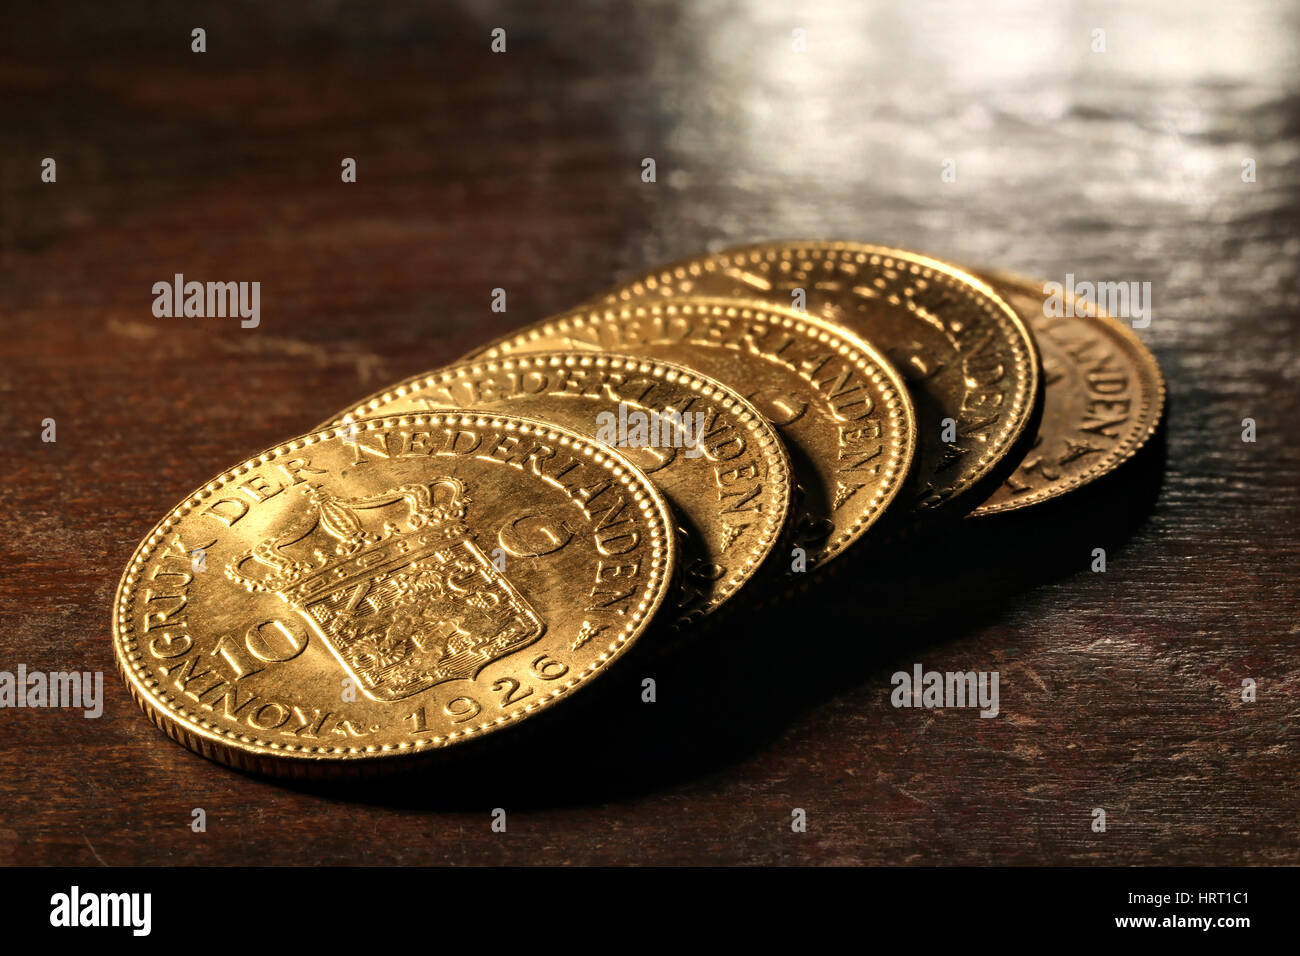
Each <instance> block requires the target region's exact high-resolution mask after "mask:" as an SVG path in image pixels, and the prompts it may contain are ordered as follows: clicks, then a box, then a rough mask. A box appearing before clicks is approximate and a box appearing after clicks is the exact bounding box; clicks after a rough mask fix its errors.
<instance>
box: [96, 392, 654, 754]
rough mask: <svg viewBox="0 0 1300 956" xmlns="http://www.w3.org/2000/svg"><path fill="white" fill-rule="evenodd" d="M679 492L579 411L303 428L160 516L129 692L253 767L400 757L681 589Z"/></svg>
mask: <svg viewBox="0 0 1300 956" xmlns="http://www.w3.org/2000/svg"><path fill="white" fill-rule="evenodd" d="M670 522H671V517H670V511H669V509H668V505H667V502H665V500H664V498H663V496H662V495H661V494H660V493H659V492H658V491H657V490H656V489H655V488H654V486H653V485H651V483H650V481H649V479H647V478H646V477H645V476H644V475H642V474H641V473H640V472H639V471H638V470H637V469H636V468H635V467H633V466H632V465H631V464H630V463H628V462H627V460H626V459H624V458H623V457H622V456H621V455H619V454H617V452H614V451H612V450H611V449H608V448H605V447H604V446H600V445H597V444H595V443H593V442H592V441H590V440H589V439H587V438H583V437H582V436H581V435H578V434H576V433H574V432H571V431H568V430H567V429H563V428H559V427H555V426H551V425H546V424H542V423H538V422H532V421H529V420H527V419H523V418H517V417H514V416H505V415H490V414H483V413H474V412H463V411H447V412H439V413H429V414H421V415H408V416H400V417H389V418H383V419H369V420H366V421H363V422H358V423H356V427H355V429H354V430H349V432H347V433H344V432H343V431H342V430H340V429H329V430H326V431H321V432H317V433H315V434H312V435H306V436H303V437H301V438H295V439H293V440H292V441H289V442H287V443H285V444H283V445H280V446H278V447H276V448H271V449H269V450H267V451H266V452H264V453H263V454H261V455H259V456H257V457H255V458H252V459H249V460H248V461H246V462H244V463H243V464H241V465H239V466H237V467H235V468H232V469H231V470H230V471H227V472H225V473H224V474H221V475H218V476H217V477H215V478H213V479H212V480H211V481H210V482H208V483H207V484H205V485H204V486H203V487H201V488H199V489H198V490H196V491H195V492H194V494H193V495H191V496H190V497H189V498H187V499H185V500H184V501H182V502H181V503H180V504H179V505H178V506H177V507H176V508H175V509H174V510H173V511H172V512H171V514H169V515H168V516H167V517H166V518H165V519H163V521H162V522H161V523H159V524H158V525H157V527H155V528H154V530H153V531H151V532H150V533H149V536H148V537H147V538H146V539H145V540H144V542H143V543H142V544H141V545H140V547H139V548H138V549H137V550H136V552H135V555H134V556H133V557H132V558H131V562H130V564H129V565H128V566H127V569H126V573H125V574H124V575H123V577H122V581H121V583H120V584H119V586H118V592H117V600H116V602H115V605H114V614H113V633H114V638H115V639H114V651H115V654H116V657H117V661H118V666H119V668H120V669H121V671H122V674H123V676H124V677H125V679H126V681H127V684H128V685H129V687H130V689H131V692H132V694H133V695H134V696H135V698H136V701H137V702H138V703H139V704H140V706H141V707H143V708H144V710H145V711H146V713H148V714H149V715H150V717H152V718H153V720H154V722H155V723H156V724H158V726H159V727H161V728H162V729H163V730H164V731H165V732H166V733H167V734H168V735H170V736H171V737H172V738H174V739H175V740H177V741H179V742H181V743H183V744H185V746H187V747H189V748H190V749H192V750H195V751H197V752H199V753H201V754H203V755H204V756H206V757H210V758H212V759H214V760H218V761H221V762H223V763H227V764H231V765H233V766H236V767H239V768H241V769H247V770H254V771H258V772H263V773H284V774H294V775H301V774H311V773H322V772H326V771H329V770H339V769H343V768H347V769H350V770H353V771H357V770H362V769H365V768H369V769H376V768H378V767H381V766H391V765H392V762H393V760H394V758H400V757H401V756H402V755H407V754H416V753H420V752H428V751H434V750H437V749H439V748H444V747H448V746H451V745H456V744H460V743H462V742H463V741H466V740H472V739H476V738H478V737H481V736H483V735H484V734H488V733H491V732H493V731H495V730H498V729H500V728H502V727H508V726H510V725H512V724H515V723H517V722H518V721H520V720H522V719H525V718H527V717H528V716H530V715H532V714H535V713H537V712H538V711H539V710H541V709H543V708H546V707H549V706H550V705H552V704H554V703H555V702H557V701H560V700H565V699H567V698H568V697H569V696H570V695H571V694H572V693H573V691H574V690H576V689H577V688H578V687H580V686H581V685H583V684H584V683H586V682H587V681H589V680H590V679H591V678H593V677H594V676H596V675H598V674H600V673H601V672H603V671H604V670H605V668H607V667H608V666H609V664H610V662H612V661H613V660H615V659H616V658H618V657H619V656H621V655H622V654H623V653H624V652H625V651H626V649H627V648H628V647H629V646H631V645H632V644H633V642H635V641H636V639H637V638H638V637H639V636H640V635H641V634H642V633H643V632H644V630H645V628H646V625H647V624H648V623H649V622H650V620H651V618H652V617H653V616H654V614H655V612H656V610H657V609H658V608H659V606H660V604H661V603H662V602H663V601H664V599H665V595H666V594H667V592H668V587H669V582H670V580H671V578H672V576H673V572H674V562H675V554H676V551H675V545H674V542H673V537H672V528H671V526H670Z"/></svg>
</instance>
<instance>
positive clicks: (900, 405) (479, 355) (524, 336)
mask: <svg viewBox="0 0 1300 956" xmlns="http://www.w3.org/2000/svg"><path fill="white" fill-rule="evenodd" d="M672 309H681V310H689V309H705V310H707V313H708V314H709V315H711V316H714V317H721V318H753V319H755V320H757V321H762V322H767V323H769V324H773V325H777V326H779V327H780V328H784V329H789V330H791V331H794V332H796V333H797V334H800V335H809V334H810V333H811V337H812V338H813V339H814V340H815V341H817V342H821V343H823V344H826V345H829V346H830V347H831V348H832V349H834V350H835V351H836V352H837V353H838V354H840V355H841V356H843V357H844V358H846V359H848V360H849V361H850V362H852V363H853V364H854V365H855V366H856V367H857V369H858V371H859V372H860V373H861V374H863V375H865V376H867V377H868V378H870V379H871V381H872V382H873V383H874V384H875V385H876V386H877V387H878V388H880V390H881V391H885V392H886V393H887V401H886V408H887V409H888V413H889V420H890V428H891V437H892V438H893V439H894V441H893V442H891V443H890V448H891V451H890V456H889V461H888V463H887V465H886V471H887V474H888V476H889V480H888V481H886V482H885V483H884V484H882V486H881V488H880V489H879V490H878V491H877V492H876V495H875V497H874V498H873V499H872V500H871V501H870V502H869V503H868V505H867V507H866V508H865V509H864V510H862V511H861V513H860V514H859V516H858V519H857V520H856V521H855V522H854V523H853V524H852V525H851V526H850V527H849V528H847V529H845V530H844V531H842V532H841V533H840V534H839V535H838V536H837V537H836V538H834V539H833V540H832V541H830V542H828V543H827V544H826V545H824V546H823V547H821V548H819V549H818V551H817V555H816V557H815V559H814V561H812V562H810V563H811V564H815V565H816V566H817V567H818V568H820V567H822V566H824V565H826V564H828V563H829V562H830V561H831V559H833V558H835V557H836V556H837V555H839V554H840V553H841V552H843V551H844V550H845V549H846V548H847V547H848V546H849V545H851V544H853V543H854V542H855V541H857V540H858V539H859V538H861V537H862V536H863V535H864V534H866V532H867V530H868V529H869V528H870V527H871V526H872V525H873V524H875V522H876V521H877V520H878V519H879V518H880V515H882V514H883V513H884V512H885V510H886V509H887V508H888V506H889V505H890V503H891V502H893V500H894V498H896V497H897V496H898V493H899V491H900V490H901V489H902V487H903V485H904V484H905V483H906V480H907V477H908V474H909V471H910V469H911V466H912V462H913V460H914V458H915V455H916V443H917V434H916V413H915V411H914V409H913V408H912V400H911V398H910V396H909V393H908V391H907V386H906V384H905V383H904V381H903V378H902V376H901V375H900V374H899V372H898V370H897V369H895V368H894V366H893V365H892V364H891V363H890V362H889V360H888V359H886V358H885V357H884V356H883V355H881V354H880V353H879V352H878V351H877V350H876V348H875V347H874V346H873V345H871V344H870V343H869V342H867V341H866V340H865V339H863V338H862V337H861V336H859V335H858V334H857V333H855V332H853V331H852V330H850V329H846V328H844V327H843V326H840V325H837V324H836V323H834V322H831V321H830V320H828V319H824V318H822V317H820V316H815V315H810V314H806V313H802V312H795V311H793V310H791V309H786V308H783V307H782V306H779V305H773V304H771V303H768V302H760V301H751V300H743V299H727V298H723V297H718V296H679V297H673V298H663V297H660V298H655V299H644V300H642V301H639V302H629V303H626V304H622V305H614V306H595V307H584V308H579V309H577V310H574V311H572V312H569V313H566V314H564V315H560V316H557V317H555V318H553V319H543V320H541V321H540V322H536V323H534V324H533V325H530V326H528V327H526V328H524V329H521V330H519V331H517V332H515V333H514V334H513V335H507V336H502V337H501V338H499V339H496V340H495V341H493V342H490V343H488V344H487V345H485V346H483V347H482V348H481V349H478V350H476V351H475V352H472V353H470V356H469V357H468V358H469V360H474V359H478V360H485V359H493V358H502V357H504V356H506V355H510V354H513V353H514V350H515V345H516V343H524V342H535V341H536V340H538V339H539V338H542V337H543V336H555V335H562V334H564V333H566V332H570V331H577V330H579V329H581V328H584V327H590V326H594V325H597V324H600V323H604V322H610V321H617V320H618V319H619V318H621V317H628V318H635V317H637V316H638V315H639V314H643V313H647V310H648V313H649V314H654V312H655V311H657V310H672ZM687 314H690V313H689V312H688V313H687ZM773 320H776V321H775V322H774V321H773ZM539 351H550V350H549V349H543V350H539ZM855 352H856V353H858V355H857V356H855V355H854V354H853V353H855ZM798 374H800V377H803V374H802V373H798ZM807 380H808V381H810V382H811V379H807ZM882 382H886V383H888V386H889V388H888V389H885V388H884V387H883V386H882V384H881V383H882ZM723 384H725V383H723ZM900 422H901V425H900ZM778 432H779V429H778ZM900 444H901V446H902V447H901V448H899V447H896V446H898V445H900Z"/></svg>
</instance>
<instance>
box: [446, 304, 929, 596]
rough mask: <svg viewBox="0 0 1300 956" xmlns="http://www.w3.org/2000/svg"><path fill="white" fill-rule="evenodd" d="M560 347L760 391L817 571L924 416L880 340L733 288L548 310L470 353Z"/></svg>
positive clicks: (886, 495) (751, 394) (893, 484)
mask: <svg viewBox="0 0 1300 956" xmlns="http://www.w3.org/2000/svg"><path fill="white" fill-rule="evenodd" d="M557 349H570V350H603V351H608V352H619V353H626V354H631V355H637V356H649V357H652V358H656V359H663V360H666V361H670V362H676V363H679V364H681V365H685V366H688V367H690V368H693V369H698V370H699V371H700V372H702V373H703V374H705V375H708V376H709V377H711V378H714V379H717V380H718V381H720V382H722V383H724V384H725V385H728V386H730V387H731V388H733V389H735V390H736V391H738V392H740V393H741V394H742V395H744V397H745V398H747V399H748V400H749V401H750V402H752V403H753V404H754V406H755V407H756V408H758V410H759V411H761V412H762V413H763V414H764V415H765V416H766V417H767V418H768V419H769V420H770V421H771V422H772V424H774V425H775V426H776V428H777V430H778V431H779V432H780V435H781V438H782V440H783V442H784V443H785V446H786V449H787V451H788V452H789V454H790V460H791V463H792V466H793V468H794V474H795V479H796V482H797V484H798V486H799V492H798V498H799V500H798V502H797V503H796V506H795V508H796V511H795V530H794V540H795V543H796V545H797V546H798V547H799V548H800V550H801V551H802V552H803V555H804V557H803V558H802V560H804V561H806V570H808V571H812V570H813V569H814V568H821V567H823V566H824V565H826V564H827V563H828V562H830V561H831V559H833V558H834V557H836V556H837V555H839V554H841V553H842V552H843V551H844V550H845V549H846V548H847V547H848V546H849V545H850V544H852V543H853V542H855V541H857V540H858V539H860V538H861V537H862V536H863V535H864V534H865V533H866V532H867V530H868V529H869V528H870V527H872V525H874V524H875V523H876V522H877V521H878V520H879V519H880V517H881V515H882V514H883V513H884V510H885V508H886V507H887V506H888V505H889V504H890V502H891V501H893V500H894V498H895V497H896V496H897V495H898V492H899V489H900V488H901V487H902V485H903V483H904V481H905V480H906V478H907V474H908V469H909V467H910V466H911V462H912V456H913V454H914V452H915V448H916V424H915V419H914V417H913V414H912V408H911V404H910V402H909V401H908V397H907V389H906V386H905V385H904V384H903V381H902V379H901V378H900V377H899V375H898V373H897V372H896V371H895V370H894V369H893V367H892V366H891V365H890V364H889V362H887V361H886V360H885V359H884V358H883V357H882V356H881V355H879V354H878V353H877V352H876V351H875V350H874V349H873V348H871V346H869V345H867V344H866V343H865V342H863V341H862V340H861V339H859V338H857V337H856V336H854V335H852V334H850V333H847V332H845V331H843V330H842V329H839V328H836V327H835V326H834V325H832V324H830V323H828V322H825V321H822V320H821V319H818V318H816V317H814V316H809V315H803V314H800V313H797V312H794V311H792V310H789V309H782V308H780V307H778V306H769V305H765V304H763V303H757V302H756V303H739V302H735V301H732V300H724V299H708V298H683V299H665V300H656V301H646V302H641V303H635V302H633V303H628V304H626V305H620V306H614V307H608V308H606V307H600V308H592V309H579V310H577V311H574V312H570V313H568V314H566V315H562V316H557V317H555V318H552V319H545V320H543V321H541V322H538V323H537V324H535V325H532V326H529V327H527V328H525V329H523V330H522V331H520V332H518V333H515V334H513V335H510V336H507V337H504V338H502V339H499V340H497V341H496V342H493V343H490V344H489V345H487V346H484V347H483V348H482V349H480V350H478V351H477V352H475V353H472V354H471V355H470V356H469V357H468V358H469V359H471V360H477V361H483V360H487V359H499V358H503V357H507V356H511V355H516V354H520V353H527V352H536V351H554V350H557ZM796 560H799V559H796Z"/></svg>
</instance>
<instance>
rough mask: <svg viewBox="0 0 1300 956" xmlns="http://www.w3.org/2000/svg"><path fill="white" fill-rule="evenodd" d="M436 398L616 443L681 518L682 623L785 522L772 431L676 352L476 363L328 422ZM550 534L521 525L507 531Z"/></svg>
mask: <svg viewBox="0 0 1300 956" xmlns="http://www.w3.org/2000/svg"><path fill="white" fill-rule="evenodd" d="M441 408H472V409H483V410H488V411H491V410H495V409H502V410H509V411H510V412H511V413H513V414H519V415H524V416H527V417H528V418H533V419H538V420H541V421H546V422H555V423H556V424H558V425H563V426H565V427H566V428H571V429H572V430H574V431H575V432H578V433H580V434H583V435H587V436H589V437H592V438H595V439H597V440H599V441H603V442H605V443H607V444H611V445H615V446H616V447H617V448H618V450H619V451H620V452H621V453H622V454H623V455H624V456H625V457H626V458H628V460H629V461H631V462H632V463H633V464H634V465H636V466H637V467H638V468H640V469H641V471H642V472H643V473H645V474H646V475H647V476H648V477H649V478H650V480H651V481H652V482H654V484H655V486H656V487H657V488H658V489H659V490H660V491H662V492H663V493H664V495H665V497H667V499H668V502H669V504H671V505H672V506H673V508H674V510H675V512H676V513H677V516H678V518H679V522H678V525H677V543H678V547H679V551H680V557H679V561H678V564H679V566H680V568H681V585H680V587H679V588H678V591H677V610H678V624H679V625H684V624H686V623H689V622H690V621H693V620H695V619H698V618H701V617H704V616H706V615H709V614H712V613H714V612H715V611H717V610H718V608H720V607H721V606H722V605H723V604H724V602H726V601H727V599H728V598H730V597H731V596H732V595H733V594H735V593H736V592H737V591H738V590H739V589H740V588H741V587H743V586H744V585H745V583H746V582H748V581H749V580H750V579H751V578H752V577H753V576H754V574H755V573H756V572H757V571H758V570H759V568H760V567H761V566H763V564H764V562H765V561H766V560H767V559H768V557H769V555H770V554H771V553H772V550H773V548H774V547H775V546H776V544H777V542H778V540H780V538H781V534H782V531H783V529H784V528H785V523H786V518H787V516H788V515H789V511H790V486H791V474H790V462H789V458H788V457H787V455H786V452H785V447H784V446H783V445H782V444H781V439H780V436H779V435H778V434H777V432H776V429H775V428H774V427H773V426H772V425H771V424H770V423H769V422H768V421H767V419H766V418H764V417H763V415H762V414H760V413H759V412H758V410H757V409H755V408H754V406H752V405H751V404H750V403H749V402H748V401H746V400H745V399H744V398H742V397H741V396H740V395H739V394H737V393H736V392H735V391H733V390H732V389H730V388H728V387H727V386H725V385H723V384H721V383H720V382H717V381H715V380H713V379H710V378H708V377H706V376H704V375H701V374H700V373H698V372H696V371H694V370H692V369H689V368H685V367H683V366H681V365H675V364H673V363H671V362H664V361H660V360H656V359H651V358H636V357H633V356H626V355H612V354H606V353H589V354H578V355H575V354H573V353H569V352H539V353H535V354H530V355H512V356H509V357H506V358H502V359H500V360H495V361H485V362H469V363H465V364H462V365H453V366H450V367H448V368H444V369H439V370H437V371H434V372H429V373H426V374H424V375H418V376H415V377H413V378H410V379H407V380H406V381H404V382H400V383H398V384H397V385H394V386H392V387H390V388H388V389H385V390H384V391H382V392H378V393H376V394H374V395H372V396H371V397H370V398H368V399H366V400H364V401H362V402H360V403H358V404H357V405H356V406H355V407H353V408H351V409H349V410H348V411H347V412H345V413H344V414H343V415H342V416H340V417H339V418H338V419H337V420H335V421H332V422H330V423H327V424H326V425H324V426H322V427H329V426H330V425H342V424H346V422H348V421H353V420H357V419H362V418H370V417H373V416H376V415H394V414H404V413H409V412H413V411H428V410H430V409H441ZM546 533H548V531H547V529H546V528H545V527H542V526H537V527H533V526H530V525H527V524H521V525H520V526H519V527H517V528H516V529H514V530H513V531H512V532H511V535H512V536H514V537H517V538H518V539H519V540H524V539H527V538H528V537H530V536H534V537H535V536H537V535H539V534H546ZM549 533H553V532H549ZM513 539H514V538H513V537H512V540H513Z"/></svg>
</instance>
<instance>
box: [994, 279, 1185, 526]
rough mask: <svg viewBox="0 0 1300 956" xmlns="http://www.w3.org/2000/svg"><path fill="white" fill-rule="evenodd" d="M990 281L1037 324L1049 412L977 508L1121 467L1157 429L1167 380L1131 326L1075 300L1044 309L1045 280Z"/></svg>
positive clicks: (1005, 507)
mask: <svg viewBox="0 0 1300 956" xmlns="http://www.w3.org/2000/svg"><path fill="white" fill-rule="evenodd" d="M987 281H988V282H989V284H990V285H992V286H993V288H994V290H996V291H997V293H998V294H999V295H1000V296H1002V298H1004V299H1006V301H1007V302H1009V303H1010V304H1011V305H1012V307H1014V308H1015V309H1016V311H1017V312H1019V313H1020V316H1021V318H1023V319H1024V320H1025V322H1026V323H1027V324H1028V325H1029V327H1030V328H1031V329H1032V330H1033V333H1034V336H1035V338H1037V340H1038V349H1039V352H1040V353H1041V355H1042V360H1043V380H1044V382H1045V383H1046V389H1045V391H1044V396H1043V416H1042V421H1041V422H1040V423H1039V425H1038V433H1037V435H1036V437H1035V438H1034V443H1033V446H1032V448H1031V450H1030V451H1029V453H1028V454H1027V455H1026V456H1025V457H1024V459H1023V460H1022V461H1021V462H1020V465H1019V467H1018V468H1017V469H1016V471H1015V472H1014V473H1013V474H1012V475H1011V476H1009V477H1008V478H1007V480H1006V481H1004V482H1003V483H1002V485H1001V486H1000V487H999V488H998V489H997V490H996V491H995V492H993V494H992V496H991V497H990V498H989V499H988V500H987V501H985V502H984V504H982V505H980V506H979V507H978V508H976V509H975V511H974V512H972V513H973V514H975V515H989V514H996V513H997V512H1001V511H1011V510H1014V509H1016V508H1024V507H1026V506H1028V505H1032V504H1037V503H1038V502H1040V501H1046V500H1048V499H1049V498H1055V497H1058V496H1059V495H1063V494H1065V493H1066V492H1067V491H1070V490H1071V489H1073V488H1078V487H1080V486H1081V485H1085V484H1087V483H1088V482H1090V481H1095V480H1096V479H1098V478H1100V477H1101V476H1102V475H1105V474H1107V473H1109V472H1112V471H1114V470H1115V469H1116V468H1118V467H1119V466H1120V465H1122V464H1123V463H1124V462H1125V461H1127V460H1128V459H1130V458H1132V457H1133V456H1134V455H1135V454H1137V452H1138V450H1139V449H1140V448H1141V447H1142V446H1143V445H1145V444H1146V442H1147V440H1148V439H1149V438H1150V437H1151V436H1152V435H1154V434H1155V431H1156V428H1157V426H1158V425H1159V424H1160V417H1161V415H1162V414H1163V413H1164V407H1165V382H1164V378H1163V377H1162V376H1161V374H1160V367H1159V366H1158V365H1157V364H1156V359H1155V356H1154V355H1152V354H1151V352H1150V351H1149V350H1148V349H1147V347H1146V346H1145V345H1143V344H1142V340H1141V339H1139V338H1138V337H1137V335H1135V334H1134V333H1133V331H1132V330H1131V329H1129V328H1128V327H1126V326H1125V325H1123V324H1121V323H1120V322H1119V321H1117V320H1116V319H1114V318H1111V317H1110V316H1108V315H1106V314H1105V313H1104V312H1101V311H1100V310H1097V309H1096V308H1095V307H1088V306H1086V305H1084V304H1082V303H1079V302H1078V301H1077V300H1076V301H1071V300H1069V299H1067V300H1066V303H1065V304H1066V306H1067V307H1066V308H1065V309H1063V310H1062V311H1063V312H1064V313H1066V314H1064V315H1061V316H1059V317H1055V316H1048V315H1045V314H1044V311H1045V310H1044V302H1045V295H1046V294H1045V293H1044V292H1043V283H1042V282H1034V281H1031V280H1029V279H1025V278H1021V277H1018V276H1011V275H1006V274H1003V273H991V274H988V276H987Z"/></svg>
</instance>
